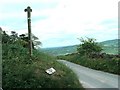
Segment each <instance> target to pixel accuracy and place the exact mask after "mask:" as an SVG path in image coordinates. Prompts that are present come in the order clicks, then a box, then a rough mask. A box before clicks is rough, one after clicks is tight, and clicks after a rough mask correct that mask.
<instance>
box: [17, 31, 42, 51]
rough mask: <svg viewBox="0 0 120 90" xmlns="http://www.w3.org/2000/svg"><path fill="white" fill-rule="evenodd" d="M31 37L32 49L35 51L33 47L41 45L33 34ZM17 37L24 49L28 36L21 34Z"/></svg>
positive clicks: (26, 45)
mask: <svg viewBox="0 0 120 90" xmlns="http://www.w3.org/2000/svg"><path fill="white" fill-rule="evenodd" d="M31 36H32V47H33V49H35V47H38V46H39V45H42V43H41V42H40V41H38V40H39V39H38V37H36V36H35V35H34V34H32V35H31ZM19 37H20V38H21V39H22V40H23V41H22V42H21V43H22V44H23V46H24V47H28V43H29V42H28V34H27V33H26V34H21V35H19Z"/></svg>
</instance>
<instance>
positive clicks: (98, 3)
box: [0, 0, 119, 48]
mask: <svg viewBox="0 0 120 90" xmlns="http://www.w3.org/2000/svg"><path fill="white" fill-rule="evenodd" d="M118 2H119V0H0V27H2V29H3V30H6V31H8V32H10V31H16V32H17V33H18V34H19V35H20V34H23V33H27V32H28V30H27V13H26V12H24V9H26V8H27V6H30V7H31V8H32V12H31V26H32V27H31V28H32V33H33V34H34V35H35V36H37V37H38V38H39V40H40V41H41V42H42V47H41V48H46V47H59V46H69V45H76V44H79V43H80V41H79V40H78V38H81V37H83V38H85V37H89V38H95V39H97V41H98V42H101V41H105V40H111V39H117V38H118Z"/></svg>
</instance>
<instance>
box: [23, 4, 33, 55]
mask: <svg viewBox="0 0 120 90" xmlns="http://www.w3.org/2000/svg"><path fill="white" fill-rule="evenodd" d="M24 11H25V12H27V20H28V40H29V54H30V57H31V56H32V38H31V12H32V9H31V8H30V7H29V6H28V7H27V8H26V9H25V10H24Z"/></svg>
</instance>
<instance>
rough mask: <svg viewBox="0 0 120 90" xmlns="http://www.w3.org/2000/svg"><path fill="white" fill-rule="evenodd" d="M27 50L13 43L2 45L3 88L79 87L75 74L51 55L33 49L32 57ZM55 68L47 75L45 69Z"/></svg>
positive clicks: (80, 86)
mask: <svg viewBox="0 0 120 90" xmlns="http://www.w3.org/2000/svg"><path fill="white" fill-rule="evenodd" d="M13 47H14V50H13ZM27 51H28V50H27V49H26V48H23V47H22V46H16V45H15V44H14V45H13V44H11V45H6V44H5V45H4V44H3V52H2V55H3V56H2V62H3V64H2V67H3V75H2V76H3V77H2V79H3V81H2V82H3V83H2V84H3V89H7V90H8V89H9V88H79V89H83V87H82V85H81V84H80V83H79V81H78V79H77V77H76V75H75V74H74V73H73V72H72V71H71V70H70V69H69V68H67V67H66V66H65V65H63V64H61V63H59V62H57V61H56V60H55V59H56V58H54V57H52V56H50V55H47V54H45V53H42V52H38V51H37V50H34V52H33V56H32V59H30V57H29V55H28V52H27ZM51 67H53V68H55V69H56V72H55V73H54V74H52V75H48V74H47V73H46V72H45V70H46V69H48V68H51Z"/></svg>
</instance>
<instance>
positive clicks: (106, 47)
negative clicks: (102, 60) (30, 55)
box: [41, 39, 118, 56]
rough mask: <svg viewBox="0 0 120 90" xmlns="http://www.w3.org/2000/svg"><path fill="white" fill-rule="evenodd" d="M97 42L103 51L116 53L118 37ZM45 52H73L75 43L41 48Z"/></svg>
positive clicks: (61, 53) (57, 53)
mask: <svg viewBox="0 0 120 90" xmlns="http://www.w3.org/2000/svg"><path fill="white" fill-rule="evenodd" d="M99 44H101V45H102V47H103V52H106V53H109V54H118V39H114V40H107V41H103V42H99ZM41 50H42V51H43V52H45V53H49V54H52V55H55V56H57V55H65V54H69V53H75V52H76V51H77V45H73V46H65V47H55V48H43V49H41Z"/></svg>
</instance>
